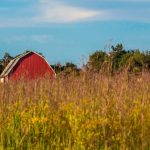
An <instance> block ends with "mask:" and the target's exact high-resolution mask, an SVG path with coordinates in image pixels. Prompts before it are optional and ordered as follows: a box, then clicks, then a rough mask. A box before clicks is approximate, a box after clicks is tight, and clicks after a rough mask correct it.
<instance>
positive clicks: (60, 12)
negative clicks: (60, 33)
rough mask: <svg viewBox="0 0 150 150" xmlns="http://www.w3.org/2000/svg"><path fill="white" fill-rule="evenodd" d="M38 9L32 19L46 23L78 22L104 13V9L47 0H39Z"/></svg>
mask: <svg viewBox="0 0 150 150" xmlns="http://www.w3.org/2000/svg"><path fill="white" fill-rule="evenodd" d="M38 9H39V15H38V16H37V17H35V18H34V19H35V20H36V21H39V22H47V23H66V22H78V21H83V20H90V19H94V18H97V17H100V16H103V15H105V12H104V11H96V10H90V9H86V8H81V7H77V6H71V5H69V4H65V3H62V2H53V1H48V0H41V1H40V5H39V8H38Z"/></svg>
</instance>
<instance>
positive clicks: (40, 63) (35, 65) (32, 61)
mask: <svg viewBox="0 0 150 150" xmlns="http://www.w3.org/2000/svg"><path fill="white" fill-rule="evenodd" d="M45 75H49V76H50V77H51V78H54V76H55V74H54V72H53V70H52V69H51V68H50V66H49V65H48V64H47V62H46V61H45V60H44V59H43V58H42V57H40V56H39V55H37V54H35V53H30V54H28V55H26V56H25V57H23V58H21V59H20V61H19V62H18V63H17V64H16V66H15V67H14V68H13V71H12V73H11V74H10V76H9V78H10V79H20V78H28V79H36V78H38V77H43V76H45Z"/></svg>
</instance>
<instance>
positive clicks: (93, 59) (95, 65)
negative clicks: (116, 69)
mask: <svg viewBox="0 0 150 150" xmlns="http://www.w3.org/2000/svg"><path fill="white" fill-rule="evenodd" d="M107 57H108V55H107V53H106V52H104V51H102V50H100V51H96V52H94V53H93V54H91V55H90V56H89V61H88V67H89V69H91V70H93V71H95V72H98V71H100V70H101V69H102V67H103V64H104V62H105V61H106V60H107Z"/></svg>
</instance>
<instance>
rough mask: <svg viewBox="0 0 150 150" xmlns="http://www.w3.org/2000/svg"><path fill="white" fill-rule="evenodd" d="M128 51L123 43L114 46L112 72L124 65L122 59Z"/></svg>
mask: <svg viewBox="0 0 150 150" xmlns="http://www.w3.org/2000/svg"><path fill="white" fill-rule="evenodd" d="M126 53H127V52H126V51H125V50H124V47H123V45H122V44H117V45H116V46H115V47H114V46H112V53H111V61H112V72H115V71H117V70H119V69H120V68H121V67H122V59H123V57H124V56H125V55H126Z"/></svg>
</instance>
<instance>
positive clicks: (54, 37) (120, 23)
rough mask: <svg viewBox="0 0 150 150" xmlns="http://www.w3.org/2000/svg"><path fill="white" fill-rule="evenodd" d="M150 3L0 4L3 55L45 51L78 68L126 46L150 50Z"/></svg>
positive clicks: (58, 0) (12, 0) (9, 0)
mask: <svg viewBox="0 0 150 150" xmlns="http://www.w3.org/2000/svg"><path fill="white" fill-rule="evenodd" d="M149 16H150V0H0V56H1V57H2V56H3V54H4V52H6V51H7V52H9V53H10V54H11V55H14V56H15V55H17V54H19V53H22V52H24V51H25V50H35V51H38V52H42V53H43V54H44V55H45V57H46V58H47V60H48V61H49V63H51V64H54V63H57V62H61V63H65V62H67V61H71V62H73V63H76V64H78V65H79V64H80V63H82V61H86V60H87V59H88V55H89V54H91V53H92V52H94V51H95V50H99V49H105V50H108V49H109V48H108V45H109V44H113V45H115V44H116V43H123V44H124V46H125V48H126V49H136V48H139V49H141V50H147V49H150V17H149Z"/></svg>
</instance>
